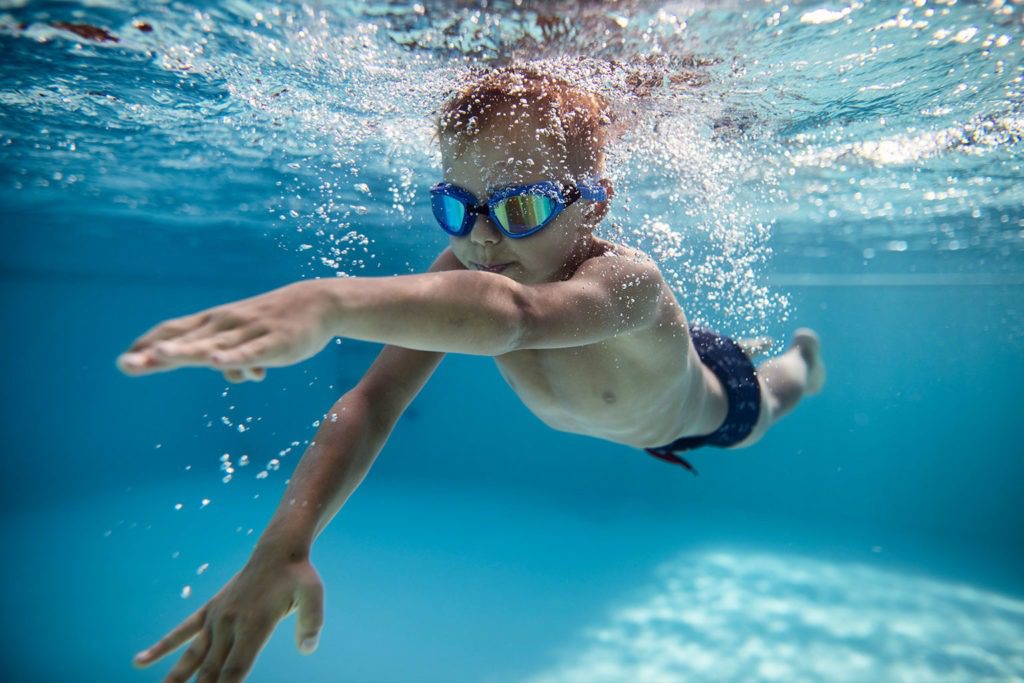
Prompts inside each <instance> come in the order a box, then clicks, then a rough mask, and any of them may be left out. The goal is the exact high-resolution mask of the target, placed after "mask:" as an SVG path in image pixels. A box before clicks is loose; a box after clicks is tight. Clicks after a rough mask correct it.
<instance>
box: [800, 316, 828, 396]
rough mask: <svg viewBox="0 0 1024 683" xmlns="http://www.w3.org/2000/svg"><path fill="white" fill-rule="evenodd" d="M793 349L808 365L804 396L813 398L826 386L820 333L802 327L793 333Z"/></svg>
mask: <svg viewBox="0 0 1024 683" xmlns="http://www.w3.org/2000/svg"><path fill="white" fill-rule="evenodd" d="M793 347H794V348H797V349H799V350H800V355H801V356H802V357H803V359H804V362H805V363H807V386H806V387H805V388H804V394H806V395H808V396H813V395H814V394H817V393H818V392H819V391H821V387H822V386H824V385H825V362H824V361H823V360H822V359H821V340H820V339H819V338H818V333H817V332H815V331H814V330H812V329H811V328H809V327H801V328H800V329H798V330H797V331H796V332H794V333H793Z"/></svg>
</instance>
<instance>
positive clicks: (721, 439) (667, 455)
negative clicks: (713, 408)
mask: <svg viewBox="0 0 1024 683" xmlns="http://www.w3.org/2000/svg"><path fill="white" fill-rule="evenodd" d="M690 337H691V338H692V339H693V345H694V347H695V348H696V349H697V355H698V356H700V359H701V361H702V362H703V363H704V365H706V366H708V368H710V369H711V372H713V373H715V376H717V377H718V379H719V380H721V382H722V386H723V387H724V388H725V396H726V398H728V400H729V411H728V412H727V413H726V415H725V422H723V423H722V426H721V427H719V428H718V429H716V430H715V431H713V432H711V433H710V434H705V435H704V436H684V437H682V438H681V439H676V440H675V441H673V442H672V443H670V444H668V445H667V446H660V447H658V448H645V449H644V450H645V451H647V452H648V453H650V454H651V455H653V456H654V457H656V458H660V459H662V460H665V461H667V462H671V463H675V464H677V465H682V466H683V467H685V468H686V469H688V470H690V471H691V472H693V473H694V474H697V470H696V469H694V467H693V465H691V464H690V463H688V462H687V461H686V460H684V459H683V458H681V457H680V456H679V455H678V454H679V453H680V452H683V451H689V450H693V449H694V448H700V447H701V446H717V447H719V448H727V447H729V446H733V445H735V444H737V443H739V442H740V441H743V439H745V438H747V437H748V436H750V432H752V431H753V430H754V425H755V424H756V423H757V417H758V415H760V413H761V387H760V386H759V385H758V383H757V375H756V374H755V372H754V364H753V363H751V362H750V359H749V358H747V354H745V353H743V350H742V349H741V348H740V346H739V344H737V343H736V342H734V341H733V340H732V339H729V338H728V337H723V336H721V335H718V334H715V333H714V332H711V331H710V330H704V329H700V328H691V329H690Z"/></svg>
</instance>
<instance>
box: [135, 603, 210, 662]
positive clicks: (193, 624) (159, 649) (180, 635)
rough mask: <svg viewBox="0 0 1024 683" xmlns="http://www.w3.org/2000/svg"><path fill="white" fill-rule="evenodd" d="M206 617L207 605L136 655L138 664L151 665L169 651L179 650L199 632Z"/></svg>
mask: <svg viewBox="0 0 1024 683" xmlns="http://www.w3.org/2000/svg"><path fill="white" fill-rule="evenodd" d="M205 619H206V606H205V605H204V606H203V607H202V608H200V609H199V610H197V611H195V612H193V613H192V615H191V616H190V617H188V618H187V619H185V621H183V622H181V623H180V624H179V625H178V627H177V628H175V629H174V630H173V631H171V632H170V633H168V634H167V635H166V636H164V637H163V638H161V639H160V641H159V642H158V643H157V644H156V645H154V646H153V647H151V648H149V649H148V650H143V651H142V652H140V653H138V654H137V655H135V660H134V661H135V664H136V666H149V665H150V664H152V663H153V662H155V661H157V660H158V659H160V658H162V657H163V656H164V655H166V654H167V653H168V652H173V651H174V650H177V649H178V648H179V647H181V646H182V644H184V643H186V642H188V641H189V640H190V639H191V638H192V637H193V636H195V635H196V634H197V633H199V631H200V629H202V627H203V622H204V621H205Z"/></svg>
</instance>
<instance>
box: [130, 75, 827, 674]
mask: <svg viewBox="0 0 1024 683" xmlns="http://www.w3.org/2000/svg"><path fill="white" fill-rule="evenodd" d="M606 121H607V119H606V117H605V112H604V105H603V103H602V101H601V99H600V98H598V97H597V96H595V95H591V94H588V93H586V92H582V91H581V90H579V89H577V88H574V87H572V86H570V85H569V84H568V83H566V82H563V81H561V80H559V79H556V78H553V77H550V76H545V75H543V74H539V73H534V72H532V71H531V70H529V69H525V68H511V67H510V68H505V69H499V70H496V71H492V72H491V73H489V74H487V75H485V76H483V77H481V78H480V79H478V80H477V81H476V82H474V83H473V84H471V85H470V86H469V87H468V88H467V89H466V90H464V91H463V92H461V93H459V94H458V95H456V96H455V97H454V98H453V100H452V101H451V102H449V103H448V104H447V105H446V107H445V108H444V110H443V111H442V113H441V116H440V119H439V127H438V128H439V131H438V132H439V138H440V142H441V152H442V161H443V167H444V180H443V182H441V183H439V184H437V185H435V186H434V187H433V188H432V189H431V199H432V206H433V210H434V215H435V217H436V219H437V221H438V223H439V224H440V226H441V227H442V228H443V229H444V230H445V231H446V232H447V233H448V234H449V235H450V241H449V246H448V248H446V249H445V250H444V251H443V252H442V253H441V255H440V256H438V257H437V259H436V260H435V261H434V264H433V265H432V266H431V268H430V272H428V273H425V274H420V275H405V276H400V277H388V278H343V279H324V280H315V281H302V282H298V283H295V284H292V285H289V286H286V287H283V288H281V289H277V290H274V291H271V292H269V293H266V294H263V295H261V296H257V297H254V298H251V299H246V300H243V301H238V302H234V303H230V304H226V305H224V306H219V307H216V308H213V309H210V310H207V311H204V312H201V313H197V314H194V315H190V316H186V317H183V318H179V319H175V320H170V321H167V322H165V323H163V324H161V325H158V326H157V327H155V328H154V329H153V330H152V331H150V332H149V333H147V334H146V335H144V336H143V337H141V338H140V339H139V340H138V341H136V342H135V343H134V344H133V345H132V346H131V348H130V349H129V350H128V352H126V353H125V354H123V355H122V356H121V357H120V358H119V359H118V365H119V367H120V368H121V369H122V371H124V372H125V373H127V374H131V375H142V374H147V373H151V372H160V371H165V370H171V369H175V368H179V367H184V366H206V367H211V368H213V369H216V370H220V371H222V372H223V373H224V374H225V376H226V377H227V378H228V379H229V380H231V381H243V380H246V379H251V380H260V379H262V378H263V377H264V375H265V368H267V367H279V366H284V365H290V364H292V363H297V362H299V361H301V360H304V359H306V358H309V357H310V356H312V355H313V354H315V353H317V352H318V351H320V350H321V349H323V347H324V346H325V345H326V344H327V343H328V342H329V341H330V340H331V339H332V338H333V337H335V336H342V337H351V338H354V339H361V340H365V341H371V342H379V343H383V344H386V346H385V347H384V349H383V350H382V351H381V353H380V355H379V356H378V357H377V359H376V361H375V362H374V363H373V365H372V366H371V367H370V369H369V370H368V371H367V372H366V374H365V375H364V376H363V378H362V380H361V381H360V382H359V384H357V385H356V386H355V387H353V388H352V389H351V390H349V391H348V392H347V393H346V394H345V395H344V396H343V397H342V398H341V399H340V400H339V401H338V402H337V403H336V404H335V405H334V406H333V407H332V409H331V414H332V415H336V416H337V419H336V420H333V419H332V420H325V421H324V422H323V423H322V425H321V426H320V428H319V431H318V432H317V434H316V437H315V440H314V442H313V443H312V444H311V445H310V447H309V449H308V450H307V451H306V453H305V454H304V455H303V458H302V460H301V462H300V463H299V464H298V465H297V467H296V469H295V472H294V474H293V475H292V477H291V482H290V483H289V485H288V488H287V491H286V492H285V494H284V498H283V500H282V503H281V505H280V506H279V507H278V510H277V511H276V512H275V514H274V516H273V518H272V519H271V521H270V523H269V524H268V526H267V528H266V530H265V531H264V533H263V534H262V536H261V537H260V540H259V543H258V544H257V546H256V548H255V549H254V550H253V554H252V556H251V558H250V559H249V561H248V563H247V564H246V565H245V567H244V568H243V569H242V570H241V571H240V572H239V573H238V574H237V575H235V577H234V578H232V579H231V581H230V582H229V583H228V584H227V585H226V586H225V587H224V588H223V589H222V590H221V591H220V592H219V593H218V594H217V595H215V596H214V597H213V598H212V599H211V600H210V601H209V602H208V603H207V604H206V605H204V606H203V607H202V608H200V609H199V610H198V611H196V612H195V613H194V614H192V615H191V616H190V617H188V618H187V619H186V620H185V621H184V622H183V623H182V624H181V625H179V626H178V627H177V628H176V629H174V630H173V631H172V632H170V633H169V634H168V635H167V636H165V637H164V638H163V639H162V640H160V641H159V642H158V643H157V644H156V645H154V646H153V647H151V648H149V649H148V650H146V651H144V652H141V653H139V654H138V655H136V658H135V662H136V664H138V665H140V666H146V665H148V664H151V663H152V662H154V661H156V660H158V659H160V658H161V657H163V656H165V655H166V654H168V653H169V652H172V651H173V650H175V649H177V648H178V647H179V646H181V645H182V644H184V643H186V642H187V641H189V640H191V641H192V642H191V646H190V647H189V648H188V650H187V651H186V652H185V654H184V655H183V656H182V657H181V659H180V660H179V661H178V662H177V664H176V665H175V667H174V668H173V669H172V671H171V673H170V675H169V677H168V679H167V680H169V681H184V680H187V679H188V678H189V677H191V676H192V675H193V674H194V673H196V672H198V674H199V677H198V680H200V681H219V682H220V683H224V682H226V681H238V680H241V679H242V678H243V677H244V676H245V675H246V673H247V672H248V671H249V669H250V668H251V666H252V664H253V661H254V660H255V657H256V655H257V653H258V652H259V650H260V649H261V648H262V647H263V644H264V643H265V642H266V640H267V639H268V638H269V636H270V634H271V632H272V631H273V629H274V627H275V625H276V624H277V622H278V621H279V620H281V619H282V618H284V617H285V616H286V615H287V614H289V613H290V612H291V611H292V610H293V609H297V610H298V623H297V631H298V632H297V642H298V646H299V648H300V650H302V651H303V652H311V651H312V650H313V649H314V648H315V646H316V642H317V639H318V636H319V632H320V629H321V627H322V624H323V586H322V584H321V582H320V579H319V577H318V575H317V573H316V570H315V569H314V568H313V566H312V564H311V563H310V561H309V553H310V547H311V546H312V543H313V540H314V539H315V538H316V536H317V535H318V533H319V532H320V531H321V530H323V528H324V527H325V526H326V525H327V524H328V522H329V521H330V519H331V518H332V517H333V516H334V515H335V513H336V512H337V511H338V509H339V508H340V507H341V506H342V504H343V503H344V502H345V500H346V499H347V498H348V496H349V495H350V494H351V493H352V492H353V490H354V489H355V488H356V487H357V486H358V485H359V483H360V482H361V481H362V479H363V477H364V476H365V474H366V472H367V471H368V470H369V468H370V465H371V464H372V462H373V460H374V459H375V458H376V456H377V453H378V452H379V451H380V450H381V448H382V447H383V446H384V443H385V441H386V440H387V438H388V435H389V434H390V432H391V430H392V428H393V427H394V425H395V423H396V422H397V421H398V419H399V417H400V416H401V415H402V413H403V411H404V410H405V409H406V407H407V406H408V405H409V403H410V402H411V401H412V400H413V398H414V397H415V396H416V394H417V393H418V392H419V390H420V389H421V388H422V387H423V386H424V384H425V383H426V382H427V380H428V379H429V377H430V376H431V374H432V373H433V372H434V370H435V369H436V368H437V366H438V364H439V363H440V362H441V359H442V357H443V355H444V354H445V353H470V354H477V355H487V356H493V357H494V359H495V362H496V363H497V365H498V369H499V371H500V372H501V374H502V376H503V377H504V378H505V380H506V381H507V382H508V383H509V385H510V386H511V387H512V389H513V390H515V392H516V393H517V394H518V395H519V397H520V398H521V399H522V400H523V402H524V403H525V404H526V405H527V407H529V408H530V410H532V411H533V413H534V414H536V415H537V416H538V417H539V418H540V419H541V420H543V421H544V422H546V423H547V424H548V425H550V426H552V427H554V428H555V429H559V430H564V431H569V432H576V433H579V434H586V435H590V436H595V437H599V438H603V439H608V440H610V441H614V442H616V443H621V444H626V445H629V446H634V447H637V448H645V449H648V452H649V453H651V454H652V455H655V456H657V457H659V458H663V459H665V460H669V461H671V462H676V463H678V464H680V465H683V466H685V467H689V464H688V463H687V462H686V461H685V460H684V459H683V458H682V457H681V456H680V455H679V453H680V452H683V451H686V450H689V449H692V448H695V447H697V446H700V445H714V446H720V447H730V448H734V447H743V446H748V445H750V444H752V443H755V442H756V441H757V440H758V439H760V438H761V437H762V435H763V434H764V433H765V431H766V430H767V429H768V428H769V427H770V426H771V425H772V424H774V423H775V422H776V421H777V420H778V419H779V418H780V417H781V416H782V415H783V414H785V413H786V412H788V411H789V410H790V409H791V408H792V407H793V406H794V405H795V404H796V403H797V402H798V401H799V400H800V398H801V397H802V396H804V395H806V394H812V393H815V392H817V391H818V390H819V389H820V388H821V385H822V383H823V381H824V366H823V364H822V362H821V359H820V354H819V344H818V339H817V336H816V335H815V334H814V333H813V332H811V331H810V330H802V331H798V332H797V334H796V335H795V338H794V342H793V345H792V346H791V347H790V348H789V350H787V351H786V352H785V353H784V354H782V355H781V356H779V357H777V358H775V359H773V360H770V361H767V362H765V363H763V364H762V365H761V366H760V367H758V368H757V370H756V372H755V369H754V367H753V365H752V364H751V361H750V360H749V359H748V357H747V355H746V354H745V353H744V351H743V350H742V349H741V347H740V346H739V345H738V344H737V343H735V342H733V341H732V340H730V339H728V338H725V337H720V336H718V335H715V334H713V333H711V332H709V331H706V330H691V329H689V328H688V325H687V321H686V317H685V316H684V315H683V311H682V310H681V309H680V307H679V304H678V303H677V301H676V299H675V297H674V295H673V294H672V292H671V290H670V289H669V287H668V286H667V284H666V283H665V281H664V280H663V278H662V276H661V273H660V272H659V270H658V268H657V266H656V265H655V263H654V262H653V261H651V260H650V259H649V258H647V257H646V256H645V255H644V254H642V253H640V252H638V251H636V250H633V249H630V248H626V247H624V246H621V245H618V244H614V243H611V242H608V241H605V240H603V239H600V238H598V237H596V236H595V235H594V229H595V228H596V227H597V226H598V224H599V223H600V221H601V219H602V218H603V217H604V216H605V214H606V212H607V211H608V207H609V201H610V200H611V197H612V186H611V184H610V183H609V181H608V180H607V179H604V178H603V177H602V172H603V170H604V169H603V166H604V157H603V151H604V145H605V134H604V129H605V126H604V125H603V124H604V123H605V122H606ZM691 469H692V468H691Z"/></svg>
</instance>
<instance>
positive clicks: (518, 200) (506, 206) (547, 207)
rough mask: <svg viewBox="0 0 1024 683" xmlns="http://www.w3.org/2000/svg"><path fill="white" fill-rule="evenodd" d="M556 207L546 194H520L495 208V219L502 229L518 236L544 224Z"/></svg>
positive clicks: (554, 202) (504, 200) (501, 202)
mask: <svg viewBox="0 0 1024 683" xmlns="http://www.w3.org/2000/svg"><path fill="white" fill-rule="evenodd" d="M556 205H557V203H556V201H555V200H554V199H553V198H552V197H549V196H548V195H546V194H532V193H531V194H520V195H516V196H514V197H509V198H508V199H503V200H502V201H500V202H498V203H497V204H496V205H495V206H494V217H495V219H497V221H498V223H499V224H501V227H502V228H504V229H505V230H507V231H508V232H510V233H512V234H513V235H517V234H520V233H524V232H529V231H530V230H533V229H534V228H536V227H537V226H538V225H542V224H544V222H545V221H547V220H548V219H549V218H550V217H551V214H552V213H554V211H555V206H556Z"/></svg>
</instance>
